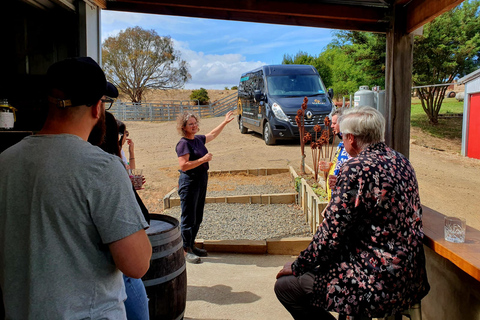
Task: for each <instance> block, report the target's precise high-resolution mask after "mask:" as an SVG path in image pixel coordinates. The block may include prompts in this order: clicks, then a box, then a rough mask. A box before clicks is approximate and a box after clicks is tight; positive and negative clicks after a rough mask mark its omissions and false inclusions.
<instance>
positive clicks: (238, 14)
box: [107, 0, 388, 32]
mask: <svg viewBox="0 0 480 320" xmlns="http://www.w3.org/2000/svg"><path fill="white" fill-rule="evenodd" d="M136 2H137V4H136V5H133V3H132V2H131V1H130V2H127V1H122V0H121V1H115V2H110V1H109V2H108V3H107V9H108V10H114V11H127V12H139V13H151V14H165V15H172V16H184V17H195V18H205V19H220V20H231V21H245V22H259V23H271V24H282V25H294V26H303V27H318V28H330V29H343V30H356V31H370V32H385V30H386V27H387V26H388V22H387V21H384V22H383V21H381V22H378V21H365V19H359V20H354V19H347V18H345V19H338V17H333V18H332V17H323V18H322V17H316V16H315V15H312V14H310V15H307V14H304V15H300V14H283V15H281V14H278V13H276V14H270V13H265V12H261V13H259V12H256V11H255V10H250V11H248V10H239V11H237V10H233V9H232V10H217V9H209V8H194V7H186V6H183V7H181V6H177V5H174V6H166V5H165V6H164V5H157V4H145V3H143V4H138V1H136ZM142 2H145V1H142Z"/></svg>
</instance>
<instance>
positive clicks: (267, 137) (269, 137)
mask: <svg viewBox="0 0 480 320" xmlns="http://www.w3.org/2000/svg"><path fill="white" fill-rule="evenodd" d="M263 141H265V144H266V145H268V146H271V145H273V144H275V138H274V137H273V132H272V128H271V127H270V123H268V122H265V125H264V126H263Z"/></svg>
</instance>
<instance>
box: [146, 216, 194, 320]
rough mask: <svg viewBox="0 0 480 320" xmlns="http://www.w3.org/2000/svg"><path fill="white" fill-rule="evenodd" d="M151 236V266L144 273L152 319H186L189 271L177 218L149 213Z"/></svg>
mask: <svg viewBox="0 0 480 320" xmlns="http://www.w3.org/2000/svg"><path fill="white" fill-rule="evenodd" d="M150 219H151V220H150V228H148V229H147V234H148V238H149V239H150V242H151V244H152V251H153V253H152V259H151V263H150V269H148V271H147V273H146V274H145V275H144V276H143V278H142V280H143V284H144V285H145V289H146V290H147V295H148V299H149V302H148V308H149V312H150V319H151V320H156V319H162V320H163V319H164V320H180V319H183V314H184V312H185V305H186V303H187V270H186V265H185V257H184V254H183V241H182V236H181V234H180V226H179V223H178V220H177V219H175V218H172V217H170V216H166V215H159V214H152V215H150Z"/></svg>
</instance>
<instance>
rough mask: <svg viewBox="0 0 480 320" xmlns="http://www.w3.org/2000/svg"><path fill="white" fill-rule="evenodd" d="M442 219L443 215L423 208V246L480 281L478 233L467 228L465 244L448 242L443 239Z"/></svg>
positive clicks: (479, 234)
mask: <svg viewBox="0 0 480 320" xmlns="http://www.w3.org/2000/svg"><path fill="white" fill-rule="evenodd" d="M444 218H445V215H443V214H441V213H439V212H437V211H435V210H432V209H430V208H428V207H425V206H423V231H424V232H425V238H424V243H425V245H426V246H427V247H429V248H430V249H432V250H433V251H435V252H436V253H437V254H439V255H440V256H442V257H444V258H445V259H447V260H449V261H450V262H452V263H453V264H455V265H456V266H457V267H459V268H460V269H462V270H463V271H464V272H466V273H467V274H469V275H470V276H472V277H473V278H475V279H476V280H477V281H480V231H478V230H477V229H474V228H472V227H469V226H467V232H466V233H465V243H452V242H448V241H446V240H445V238H444ZM467 224H468V221H467Z"/></svg>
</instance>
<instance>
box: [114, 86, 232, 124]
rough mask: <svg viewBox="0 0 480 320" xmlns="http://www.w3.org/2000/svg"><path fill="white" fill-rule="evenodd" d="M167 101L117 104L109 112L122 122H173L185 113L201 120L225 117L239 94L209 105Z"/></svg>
mask: <svg viewBox="0 0 480 320" xmlns="http://www.w3.org/2000/svg"><path fill="white" fill-rule="evenodd" d="M193 103H196V104H195V105H192V101H189V100H188V101H185V100H165V101H161V102H153V103H132V102H115V103H114V104H113V106H112V108H111V109H110V110H109V112H111V113H112V114H113V115H114V116H115V118H117V119H119V120H122V121H173V120H176V118H177V115H178V114H180V113H183V112H184V111H188V112H194V113H196V114H197V115H198V116H199V117H200V118H210V117H218V116H222V115H225V114H226V113H227V112H228V111H230V110H233V109H235V108H236V107H237V93H236V92H235V93H232V94H230V95H228V96H226V97H223V98H222V99H220V100H217V101H214V102H213V103H210V104H208V105H200V104H198V101H197V102H195V101H193Z"/></svg>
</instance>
